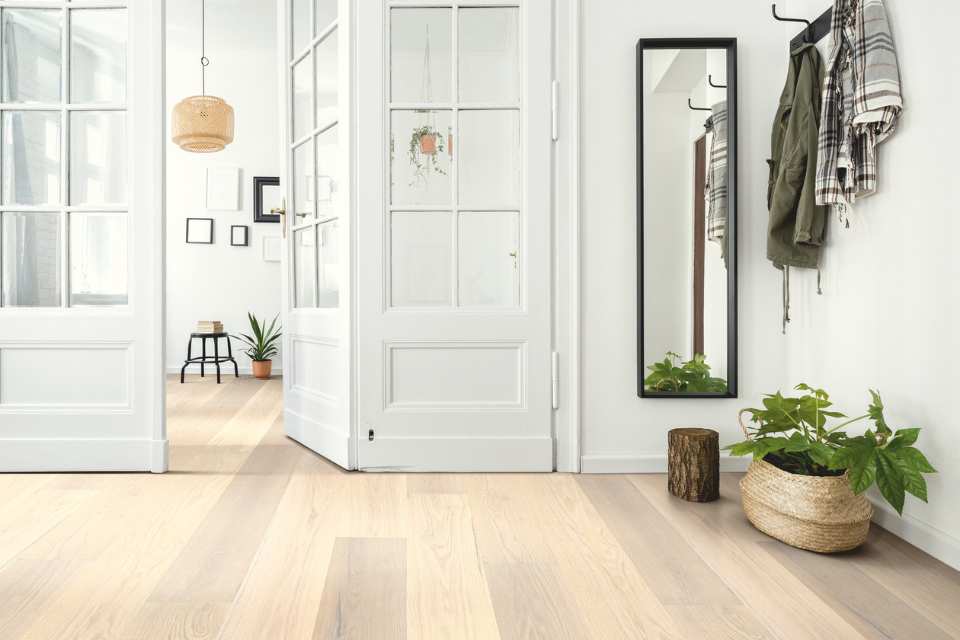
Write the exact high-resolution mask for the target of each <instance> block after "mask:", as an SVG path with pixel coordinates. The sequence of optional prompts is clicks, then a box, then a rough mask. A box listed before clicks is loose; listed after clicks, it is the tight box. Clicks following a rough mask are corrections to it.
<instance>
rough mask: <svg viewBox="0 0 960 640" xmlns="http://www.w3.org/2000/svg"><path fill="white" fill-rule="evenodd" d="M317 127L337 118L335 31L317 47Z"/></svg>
mask: <svg viewBox="0 0 960 640" xmlns="http://www.w3.org/2000/svg"><path fill="white" fill-rule="evenodd" d="M316 56H317V85H316V86H317V126H318V127H322V126H324V125H326V124H329V123H331V122H333V121H334V120H336V119H337V118H338V114H337V31H334V32H333V33H331V34H330V35H329V36H327V37H326V38H324V39H323V42H321V43H320V44H318V45H317V48H316Z"/></svg>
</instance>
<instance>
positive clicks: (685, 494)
mask: <svg viewBox="0 0 960 640" xmlns="http://www.w3.org/2000/svg"><path fill="white" fill-rule="evenodd" d="M667 488H668V489H669V490H670V493H671V494H673V495H675V496H677V497H678V498H683V499H684V500H687V501H689V502H711V501H713V500H716V499H717V498H719V497H720V434H719V433H717V432H716V431H713V430H712V429H701V428H697V427H688V428H682V429H671V430H670V431H669V433H667Z"/></svg>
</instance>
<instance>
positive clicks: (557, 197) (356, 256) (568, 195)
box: [350, 0, 582, 473]
mask: <svg viewBox="0 0 960 640" xmlns="http://www.w3.org/2000/svg"><path fill="white" fill-rule="evenodd" d="M581 1H582V0H553V1H552V3H551V4H552V6H553V11H554V15H553V24H552V25H551V27H552V29H553V32H554V38H553V43H552V46H553V49H552V53H551V63H552V65H553V77H554V80H555V81H556V84H555V85H554V101H555V108H554V111H555V114H556V117H555V122H554V146H553V153H552V159H551V162H552V168H551V179H552V182H553V184H552V185H551V197H552V200H553V203H552V205H553V206H552V216H551V221H550V224H551V228H552V230H553V239H552V243H551V245H552V246H551V250H552V256H551V263H552V267H551V274H550V275H551V282H550V284H551V285H552V286H553V288H554V296H553V308H552V309H551V322H552V325H553V326H552V329H553V335H554V344H553V349H554V351H555V352H556V353H557V354H558V357H557V361H556V362H557V365H556V371H555V372H554V375H555V376H556V378H558V380H556V382H555V384H556V388H557V403H556V405H557V407H556V408H555V409H554V410H553V412H552V413H553V415H552V425H553V426H552V430H553V438H554V470H556V471H561V472H570V473H579V472H580V468H581V455H580V441H581V426H580V423H581V407H580V341H581V339H580V314H581V309H580V306H581V302H580V300H581V295H580V275H581V273H580V272H581V266H580V265H581V263H580V259H581V256H580V251H581V249H580V210H581V207H580V22H581ZM385 2H386V0H377V2H376V3H371V5H373V4H375V5H376V6H375V7H372V8H371V7H368V8H367V9H366V11H369V12H371V14H376V15H377V16H378V18H377V19H379V20H381V21H382V20H384V19H385V15H386V12H385V11H384V4H385ZM435 4H443V2H439V0H438V2H421V1H419V0H411V2H410V5H411V6H433V5H435ZM477 4H478V5H483V4H487V2H485V1H484V0H478V2H477ZM490 4H494V5H495V4H496V3H495V2H491V3H490ZM356 11H357V13H356V14H355V18H356V20H355V22H356V25H355V28H354V30H353V31H352V32H351V38H352V43H351V44H352V49H353V60H354V62H355V65H354V66H353V67H352V71H353V73H352V74H351V75H352V80H353V82H352V84H351V97H352V99H353V108H352V110H351V112H352V114H353V116H354V117H353V122H354V125H353V126H352V127H351V130H350V143H351V145H352V148H353V150H354V151H355V155H354V162H353V169H354V171H353V175H352V176H351V183H352V184H351V188H352V189H355V191H354V195H355V197H354V198H353V201H354V203H355V206H354V209H353V211H352V212H351V213H352V214H353V215H357V216H358V215H359V211H360V209H362V208H363V207H362V206H361V204H360V193H361V191H362V188H363V186H364V185H365V184H367V182H368V181H370V180H375V181H382V180H383V175H384V172H385V171H386V170H387V169H386V167H385V166H384V165H383V158H382V157H380V156H382V154H379V155H378V157H376V158H372V157H371V158H369V159H368V158H367V155H368V154H366V153H365V149H364V148H363V147H362V145H361V144H360V141H359V126H358V125H359V123H360V122H361V117H360V109H361V104H365V103H366V100H371V99H372V100H373V101H374V102H375V103H377V104H378V108H379V106H380V102H379V100H380V99H381V98H382V96H379V95H378V96H367V95H363V93H364V88H365V87H366V86H378V87H382V86H383V85H384V83H385V74H386V71H387V70H386V69H385V68H384V63H383V60H385V56H384V55H382V47H383V46H384V43H383V42H377V43H371V44H370V45H369V46H362V45H363V44H364V43H363V42H362V38H363V36H364V33H363V30H362V29H360V28H359V23H360V21H361V20H364V18H361V17H360V12H364V9H363V8H358V9H356ZM368 19H372V17H371V18H368ZM385 29H386V25H385V24H381V32H384V33H385ZM374 65H375V66H374ZM361 68H376V69H378V70H379V73H378V78H377V79H376V80H377V84H376V85H374V83H373V82H372V81H371V82H369V83H366V84H365V85H363V87H364V88H361V87H360V86H358V83H357V82H356V75H357V70H358V69H361ZM381 115H382V114H381ZM367 160H369V161H367ZM365 161H366V162H365ZM361 166H365V167H368V168H369V167H373V166H376V167H377V168H378V170H377V172H376V173H375V174H373V175H371V174H369V173H368V174H367V175H360V173H359V167H361ZM356 228H357V231H356V232H355V233H354V236H353V238H352V240H351V241H352V242H353V249H354V250H353V264H352V265H351V280H352V282H353V285H354V286H357V284H356V274H357V269H358V268H359V264H360V263H361V256H360V251H359V237H358V236H359V234H360V233H362V230H363V229H364V227H363V225H361V224H360V223H359V220H358V221H357V224H356ZM360 297H361V295H360V292H359V291H356V295H354V300H353V305H354V308H353V312H354V313H355V314H356V313H357V311H358V310H357V304H358V303H357V301H358V300H359V299H360ZM356 317H357V316H355V318H356ZM358 324H359V323H358V322H354V323H353V327H352V330H353V332H354V336H353V338H354V344H359V340H361V339H362V338H363V336H362V335H359V336H358V335H356V332H357V326H358ZM351 359H352V366H351V369H352V371H353V375H352V380H351V402H352V404H353V412H352V413H353V415H352V420H351V437H352V438H353V447H352V449H353V456H352V457H353V460H354V461H357V460H359V443H360V440H359V438H360V434H359V425H358V414H357V412H356V402H357V397H358V394H359V391H360V390H359V387H358V379H357V367H358V363H357V359H358V354H357V351H356V350H354V351H353V352H352V353H351ZM556 378H555V379H556Z"/></svg>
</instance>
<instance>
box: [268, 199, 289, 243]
mask: <svg viewBox="0 0 960 640" xmlns="http://www.w3.org/2000/svg"><path fill="white" fill-rule="evenodd" d="M270 213H272V214H274V215H278V216H280V233H281V234H282V236H283V237H284V238H286V237H287V199H286V198H284V199H283V201H282V203H281V205H280V206H279V207H274V208H273V209H270Z"/></svg>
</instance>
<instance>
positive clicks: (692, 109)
mask: <svg viewBox="0 0 960 640" xmlns="http://www.w3.org/2000/svg"><path fill="white" fill-rule="evenodd" d="M687 106H688V107H690V110H691V111H713V109H707V108H706V107H695V106H693V104H692V103H691V102H690V98H687Z"/></svg>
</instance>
